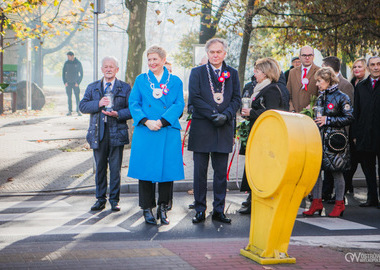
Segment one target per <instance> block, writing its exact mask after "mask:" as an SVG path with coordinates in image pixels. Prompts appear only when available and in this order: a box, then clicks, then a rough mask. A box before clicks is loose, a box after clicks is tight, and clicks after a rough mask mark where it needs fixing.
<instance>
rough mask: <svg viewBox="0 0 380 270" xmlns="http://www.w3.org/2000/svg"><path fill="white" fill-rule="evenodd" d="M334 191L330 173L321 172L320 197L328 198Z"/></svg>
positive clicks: (332, 178)
mask: <svg viewBox="0 0 380 270" xmlns="http://www.w3.org/2000/svg"><path fill="white" fill-rule="evenodd" d="M333 190H334V177H333V176H332V173H331V172H330V171H323V184H322V197H323V198H324V197H327V196H328V197H330V196H331V194H332V193H333Z"/></svg>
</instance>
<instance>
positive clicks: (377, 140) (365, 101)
mask: <svg viewBox="0 0 380 270" xmlns="http://www.w3.org/2000/svg"><path fill="white" fill-rule="evenodd" d="M367 68H368V70H369V73H370V75H369V76H368V78H367V79H365V80H363V81H361V82H359V83H358V84H357V85H356V90H355V103H354V116H355V121H354V124H353V132H352V133H353V135H352V138H353V141H354V143H355V146H356V150H357V151H358V152H359V155H360V161H361V166H362V169H363V173H364V175H365V179H366V182H367V201H366V202H364V203H362V204H360V206H361V207H376V206H378V205H379V198H378V195H379V194H380V191H379V192H378V191H377V182H376V180H377V179H376V159H377V160H379V158H380V82H379V79H380V56H372V57H370V58H369V59H368V62H367ZM378 174H379V175H380V167H379V168H378Z"/></svg>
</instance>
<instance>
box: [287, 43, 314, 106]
mask: <svg viewBox="0 0 380 270" xmlns="http://www.w3.org/2000/svg"><path fill="white" fill-rule="evenodd" d="M300 60H301V63H302V65H301V66H299V67H296V68H293V69H291V70H290V72H289V79H288V83H287V85H286V86H287V88H288V90H289V94H290V102H289V107H290V111H291V112H300V111H302V109H303V108H306V107H307V106H308V105H309V104H310V97H311V96H313V95H314V96H317V95H318V88H317V86H316V81H315V78H314V75H315V73H316V72H317V70H318V69H319V67H318V66H316V65H315V64H314V49H313V48H311V47H310V46H304V47H302V48H301V50H300Z"/></svg>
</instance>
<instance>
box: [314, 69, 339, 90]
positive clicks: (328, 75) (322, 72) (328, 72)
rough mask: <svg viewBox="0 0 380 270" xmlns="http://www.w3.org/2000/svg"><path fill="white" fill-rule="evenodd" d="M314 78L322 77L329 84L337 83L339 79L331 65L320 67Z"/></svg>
mask: <svg viewBox="0 0 380 270" xmlns="http://www.w3.org/2000/svg"><path fill="white" fill-rule="evenodd" d="M314 78H315V79H318V78H322V79H323V80H325V81H326V82H329V85H330V86H332V85H334V84H337V83H339V79H338V77H337V76H336V74H335V71H334V70H333V69H332V68H331V67H322V68H320V69H319V70H318V71H317V72H316V73H315V75H314Z"/></svg>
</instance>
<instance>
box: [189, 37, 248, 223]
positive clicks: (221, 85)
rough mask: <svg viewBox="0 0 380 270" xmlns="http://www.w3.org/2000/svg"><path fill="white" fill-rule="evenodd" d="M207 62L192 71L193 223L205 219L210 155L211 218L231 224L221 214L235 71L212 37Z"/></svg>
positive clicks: (223, 46) (236, 103)
mask: <svg viewBox="0 0 380 270" xmlns="http://www.w3.org/2000/svg"><path fill="white" fill-rule="evenodd" d="M205 48H206V52H207V57H208V63H207V64H205V65H202V66H199V67H196V68H193V69H192V70H191V74H190V79H189V103H190V104H191V105H193V115H192V123H191V128H190V133H189V146H188V149H189V150H190V151H193V152H194V153H193V160H194V199H195V210H196V215H195V217H194V218H193V220H192V221H193V223H199V222H203V221H204V220H205V218H206V214H205V211H206V194H207V168H208V162H209V157H210V156H211V161H212V167H213V169H214V182H213V190H214V202H213V214H212V219H213V220H217V221H220V222H224V223H231V219H229V218H228V217H227V216H226V215H225V214H224V206H225V198H226V189H227V163H228V154H229V153H231V152H232V146H233V138H234V127H235V123H234V119H235V116H236V112H237V111H238V110H239V108H240V104H241V98H240V86H239V76H238V72H237V71H236V70H235V69H233V68H232V67H230V66H227V65H226V63H225V62H224V58H225V57H226V54H227V43H226V41H225V40H223V39H218V38H215V39H211V40H209V41H208V42H207V43H206V47H205Z"/></svg>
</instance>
